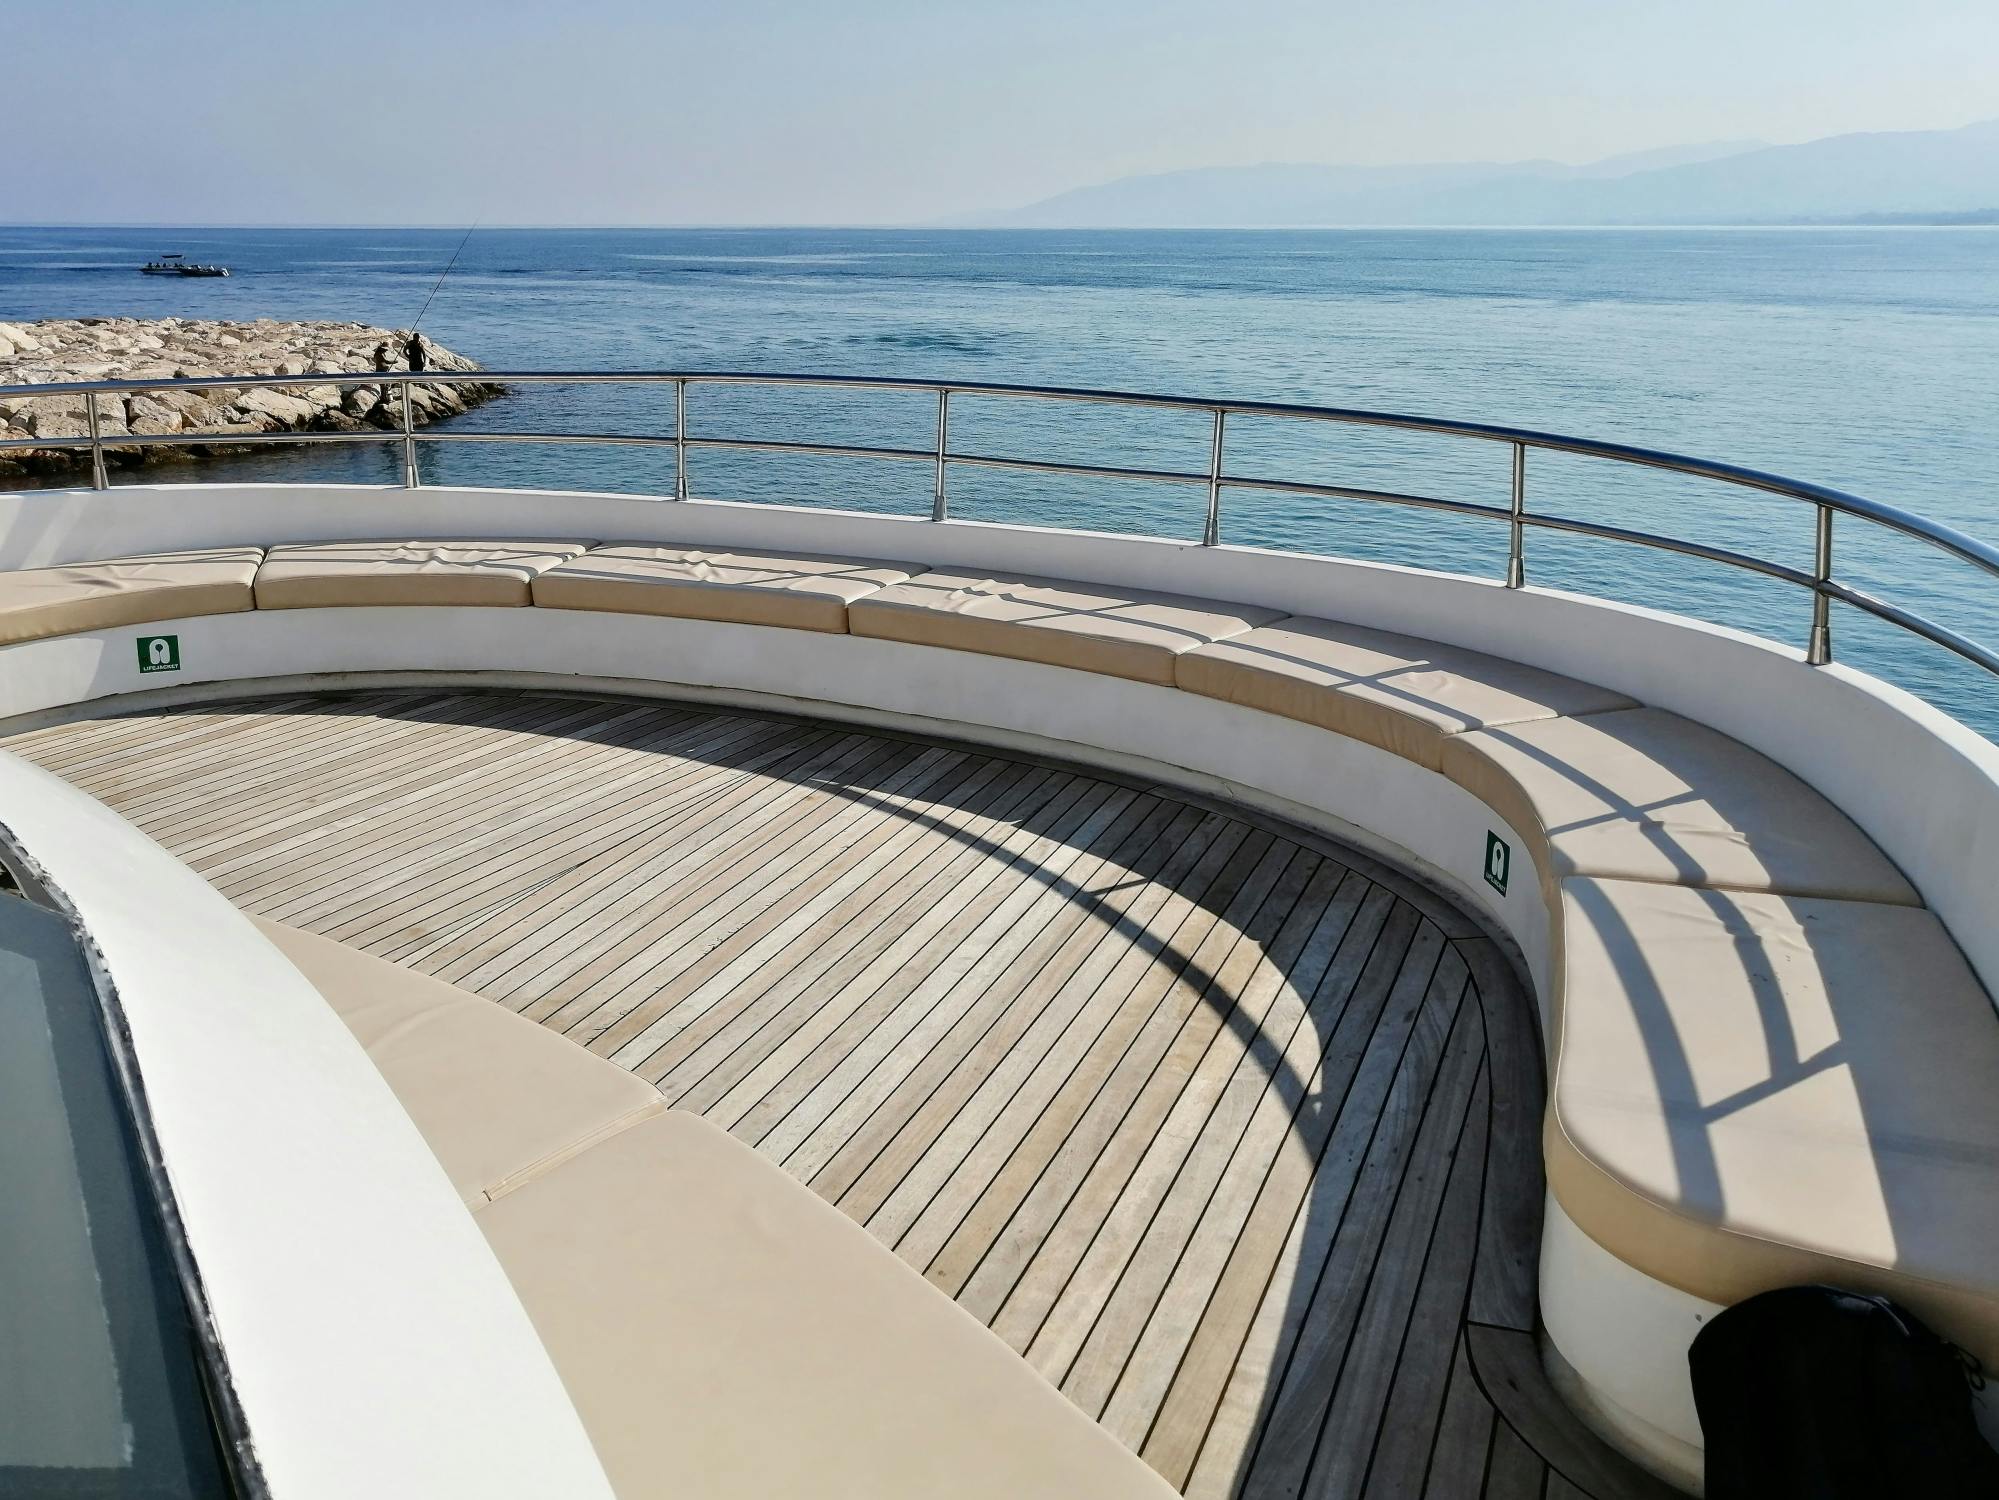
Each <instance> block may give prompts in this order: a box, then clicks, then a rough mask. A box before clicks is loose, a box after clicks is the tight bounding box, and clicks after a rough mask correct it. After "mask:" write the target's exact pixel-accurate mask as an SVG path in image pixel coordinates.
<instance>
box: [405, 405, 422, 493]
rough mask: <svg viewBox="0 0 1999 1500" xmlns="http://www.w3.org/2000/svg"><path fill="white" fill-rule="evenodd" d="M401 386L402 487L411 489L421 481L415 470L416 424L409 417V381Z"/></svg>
mask: <svg viewBox="0 0 1999 1500" xmlns="http://www.w3.org/2000/svg"><path fill="white" fill-rule="evenodd" d="M401 384H402V388H403V488H404V489H406V490H413V489H415V488H416V487H417V486H418V485H419V484H421V483H422V482H423V481H422V480H421V478H420V477H419V476H418V474H417V471H416V424H415V422H413V421H412V420H411V418H410V383H409V382H408V381H407V380H405V381H403V382H401Z"/></svg>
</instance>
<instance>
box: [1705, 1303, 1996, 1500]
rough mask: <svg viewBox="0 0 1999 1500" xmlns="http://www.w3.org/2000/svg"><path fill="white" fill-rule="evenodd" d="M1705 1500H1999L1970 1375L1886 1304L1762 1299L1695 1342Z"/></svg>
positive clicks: (1974, 1374)
mask: <svg viewBox="0 0 1999 1500" xmlns="http://www.w3.org/2000/svg"><path fill="white" fill-rule="evenodd" d="M1687 1362H1688V1364H1690V1365H1691V1366H1692V1367H1693V1377H1694V1405H1695V1407H1696V1408H1698V1410H1699V1412H1700V1419H1701V1432H1702V1434H1703V1436H1704V1437H1705V1439H1706V1442H1707V1500H1807V1497H1809V1500H1883V1497H1895V1500H1902V1497H1906V1500H1999V1454H1995V1453H1994V1452H1993V1451H1992V1449H1991V1448H1990V1447H1988V1446H1987V1445H1986V1442H1985V1440H1984V1438H1983V1437H1982V1436H1980V1434H1979V1431H1978V1428H1977V1425H1976V1423H1975V1421H1974V1420H1973V1417H1972V1412H1971V1399H1972V1397H1971V1393H1972V1389H1973V1386H1974V1385H1982V1383H1983V1382H1982V1379H1981V1377H1980V1376H1979V1374H1978V1370H1977V1366H1976V1364H1975V1363H1974V1362H1972V1361H1971V1360H1970V1358H1969V1356H1967V1355H1965V1354H1963V1353H1962V1352H1961V1351H1960V1350H1958V1349H1957V1347H1956V1346H1955V1345H1952V1344H1948V1343H1946V1342H1944V1340H1942V1339H1940V1338H1938V1337H1937V1335H1936V1334H1934V1333H1932V1332H1931V1331H1930V1330H1929V1329H1928V1328H1927V1327H1926V1326H1925V1325H1924V1324H1923V1323H1922V1321H1921V1320H1920V1319H1918V1318H1917V1317H1916V1316H1915V1315H1914V1314H1913V1313H1911V1312H1910V1311H1909V1310H1908V1309H1907V1308H1904V1307H1902V1306H1900V1305H1899V1304H1897V1303H1894V1302H1891V1301H1889V1300H1888V1299H1887V1298H1886V1297H1872V1296H1867V1295H1864V1294H1862V1293H1859V1292H1843V1291H1840V1290H1839V1289H1838V1288H1836V1287H1829V1286H1795V1287H1786V1288H1785V1289H1783V1290H1782V1291H1776V1292H1764V1293H1763V1294H1761V1295H1760V1296H1756V1297H1751V1298H1750V1299H1749V1300H1748V1301H1746V1302H1739V1303H1737V1304H1736V1305H1735V1306H1734V1307H1731V1308H1729V1309H1728V1310H1727V1311H1725V1312H1723V1313H1722V1314H1721V1316H1719V1317H1717V1318H1716V1319H1715V1320H1714V1321H1713V1322H1711V1323H1709V1324H1708V1326H1707V1327H1705V1328H1703V1329H1702V1330H1701V1331H1700V1334H1699V1336H1698V1337H1696V1338H1695V1339H1694V1343H1693V1348H1692V1349H1691V1350H1689V1351H1688V1354H1687Z"/></svg>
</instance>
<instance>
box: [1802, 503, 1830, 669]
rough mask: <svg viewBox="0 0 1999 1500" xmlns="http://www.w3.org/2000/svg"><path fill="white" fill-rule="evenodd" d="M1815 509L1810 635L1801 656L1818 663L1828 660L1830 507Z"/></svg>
mask: <svg viewBox="0 0 1999 1500" xmlns="http://www.w3.org/2000/svg"><path fill="white" fill-rule="evenodd" d="M1818 512H1819V517H1818V526H1817V529H1816V533H1815V535H1814V537H1813V545H1812V582H1813V584H1814V587H1813V589H1812V635H1811V640H1810V642H1809V643H1808V644H1807V645H1806V647H1805V660H1806V661H1807V662H1809V663H1811V665H1813V666H1815V667H1822V666H1824V665H1825V664H1826V663H1827V662H1829V661H1831V660H1832V596H1831V595H1830V594H1828V593H1827V592H1826V585H1827V584H1829V583H1831V582H1832V507H1831V506H1830V505H1821V506H1820V507H1819V508H1818Z"/></svg>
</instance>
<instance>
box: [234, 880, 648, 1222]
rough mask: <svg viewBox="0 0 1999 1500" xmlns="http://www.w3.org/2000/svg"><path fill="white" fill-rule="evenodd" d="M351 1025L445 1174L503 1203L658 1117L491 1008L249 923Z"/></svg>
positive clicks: (610, 1068) (580, 1060)
mask: <svg viewBox="0 0 1999 1500" xmlns="http://www.w3.org/2000/svg"><path fill="white" fill-rule="evenodd" d="M253 920H255V921H256V923H257V926H258V927H259V928H261V929H262V930H263V933H264V936H266V937H267V938H269V939H270V940H271V941H272V942H273V943H274V944H276V945H277V947H278V949H279V950H280V951H281V952H282V953H283V954H284V955H285V957H286V958H288V959H290V960H291V961H292V963H293V965H294V966H295V967H296V968H297V969H298V971H299V972H300V973H301V974H303V975H305V977H306V978H307V979H308V980H310V981H311V982H312V986H313V988H314V989H316V990H318V991H319V992H320V994H321V995H323V996H325V997H326V1001H327V1003H328V1004H329V1005H331V1006H332V1007H333V1009H334V1010H335V1011H337V1012H338V1013H339V1015H340V1019H341V1020H343V1021H345V1022H346V1023H347V1029H348V1030H350V1031H352V1032H353V1033H354V1036H355V1039H356V1040H358V1041H359V1042H360V1043H361V1045H362V1046H363V1047H365V1048H366V1049H367V1052H368V1056H369V1057H370V1058H372V1059H373V1060H374V1063H375V1066H376V1067H377V1068H379V1069H380V1070H381V1073H382V1077H383V1078H384V1079H386V1080H387V1081H388V1085H389V1087H390V1088H391V1089H393V1090H395V1095H396V1098H397V1099H399V1100H401V1101H402V1106H403V1108H404V1109H405V1110H407V1111H408V1112H409V1117H410V1118H411V1119H412V1120H413V1121H415V1122H416V1127H417V1129H418V1130H420V1131H422V1132H423V1138H424V1140H425V1141H426V1142H427V1143H428V1144H429V1146H430V1149H431V1152H432V1154H433V1155H435V1156H436V1157H437V1159H438V1161H439V1162H441V1163H442V1164H443V1166H444V1170H445V1171H446V1172H447V1173H449V1174H450V1177H451V1181H452V1183H453V1185H454V1186H456V1187H457V1189H458V1192H459V1196H460V1197H462V1198H464V1199H465V1201H466V1202H467V1203H470V1204H479V1203H484V1202H486V1201H487V1200H488V1199H491V1198H495V1197H498V1196H500V1195H501V1194H503V1193H506V1192H508V1191H509V1190H511V1189H513V1188H517V1187H519V1186H520V1184H521V1183H523V1182H526V1181H527V1180H528V1179H530V1178H532V1177H533V1176H534V1175H535V1174H536V1173H537V1172H542V1171H546V1170H547V1169H548V1168H549V1167H551V1166H553V1165H554V1164H555V1163H557V1162H560V1161H562V1160H564V1159H565V1158H567V1157H570V1156H573V1155H574V1154H575V1153H576V1152H578V1151H581V1150H583V1149H584V1148H585V1147H586V1146H589V1145H590V1144H592V1143H593V1142H595V1141H599V1140H602V1139H603V1138H604V1137H605V1136H607V1135H612V1134H615V1133H616V1132H618V1131H620V1130H623V1129H625V1128H626V1127H627V1126H630V1125H633V1124H636V1123H637V1122H638V1121H639V1120H642V1119H644V1118H646V1117H647V1116H649V1115H656V1114H659V1113H660V1112H661V1111H663V1110H664V1109H665V1108H666V1101H665V1100H664V1099H662V1098H661V1097H660V1095H659V1090H657V1089H655V1088H654V1087H653V1086H652V1085H651V1084H649V1083H647V1082H645V1081H644V1080H643V1079H641V1078H636V1077H634V1076H633V1075H632V1074H630V1073H628V1072H626V1071H625V1070H624V1069H623V1068H621V1067H618V1066H617V1065H616V1064H615V1063H610V1062H606V1061H605V1060H604V1059H603V1058H601V1057H597V1056H594V1055H593V1054H591V1053H589V1052H586V1051H585V1050H584V1049H583V1048H581V1047H579V1046H577V1045H576V1044H575V1043H574V1042H572V1041H570V1040H568V1039H567V1038H566V1037H562V1036H558V1035H557V1034H556V1033H555V1032H553V1031H550V1030H548V1029H547V1028H546V1027H543V1026H537V1025H536V1024H535V1023H534V1022H532V1021H529V1020H526V1019H524V1018H522V1017H520V1016H517V1015H515V1014H514V1013H513V1012H512V1011H510V1010H508V1009H506V1007H504V1006H501V1005H496V1004H494V1003H493V1002H492V1001H490V1000H482V999H480V998H479V997H478V996H477V995H473V994H468V993H467V992H466V991H464V990H461V989H459V988H457V987H456V986H455V985H449V984H446V983H444V982H443V981H442V980H437V979H432V978H430V977H428V976H427V975H423V974H418V973H416V972H415V971H413V970H410V969H405V968H403V967H402V966H401V965H400V964H392V963H389V962H388V961H386V960H384V959H379V958H376V957H375V956H374V955H373V954H370V953H362V952H360V951H359V950H358V949H354V948H350V947H348V946H347V945H346V944H344V943H336V942H334V941H333V940H332V939H330V938H323V937H320V936H318V935H317V934H316V933H310V932H301V931H299V930H298V929H297V928H295V927H286V926H283V925H281V924H279V923H277V922H272V921H267V920H265V919H264V918H261V917H259V918H254V919H253Z"/></svg>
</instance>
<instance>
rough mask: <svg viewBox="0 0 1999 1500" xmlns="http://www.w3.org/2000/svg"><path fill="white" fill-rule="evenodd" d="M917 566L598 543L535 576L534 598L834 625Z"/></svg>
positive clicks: (545, 602)
mask: <svg viewBox="0 0 1999 1500" xmlns="http://www.w3.org/2000/svg"><path fill="white" fill-rule="evenodd" d="M922 571H923V570H922V569H921V568H917V567H910V566H903V565H898V564H895V563H886V562H877V561H871V560H869V559H866V558H859V557H814V556H798V555H783V556H780V555H777V554H773V553H767V552H712V551H707V550H704V549H702V548H698V547H640V546H619V547H597V548H594V549H593V550H591V551H589V552H586V553H584V554H583V556H581V557H579V558H577V559H575V560H574V561H573V562H566V563H563V564H561V565H560V566H558V567H554V568H550V569H549V570H548V571H547V572H546V573H543V574H541V575H540V576H539V577H537V578H536V579H535V581H534V602H535V603H536V604H537V605H540V606H541V607H543V608H545V609H549V608H552V609H600V610H609V611H614V612H620V613H624V614H634V615H679V616H684V617H690V618H693V619H699V620H728V621H731V622H733V623H735V624H738V625H788V626H790V627H791V628H792V629H794V630H830V631H835V632H840V631H844V630H846V628H847V605H848V604H849V603H850V602H851V601H853V600H855V599H858V598H860V597H861V596H862V595H863V594H871V593H873V592H874V591H875V590H876V589H879V588H882V587H883V586H885V585H887V584H892V583H901V582H902V581H904V580H905V579H907V578H910V577H912V576H913V575H915V574H917V573H920V572H922Z"/></svg>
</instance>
